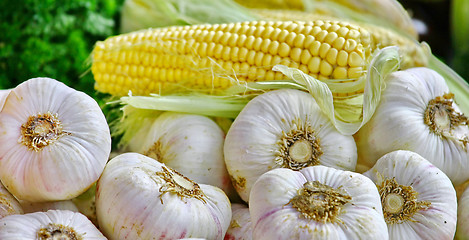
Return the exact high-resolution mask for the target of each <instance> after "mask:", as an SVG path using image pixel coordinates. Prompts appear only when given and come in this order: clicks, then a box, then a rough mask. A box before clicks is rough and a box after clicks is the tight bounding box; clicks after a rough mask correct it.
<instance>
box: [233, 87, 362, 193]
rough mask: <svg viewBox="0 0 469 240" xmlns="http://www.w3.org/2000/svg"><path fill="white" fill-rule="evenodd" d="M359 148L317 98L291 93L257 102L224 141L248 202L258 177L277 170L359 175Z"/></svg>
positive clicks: (271, 94)
mask: <svg viewBox="0 0 469 240" xmlns="http://www.w3.org/2000/svg"><path fill="white" fill-rule="evenodd" d="M356 151H357V149H356V145H355V141H354V139H353V137H352V136H347V135H342V134H341V133H339V132H338V131H337V129H336V128H335V127H334V125H332V123H331V122H330V120H329V118H327V116H326V115H324V114H323V112H322V111H321V109H320V108H319V106H318V105H317V103H316V101H315V100H314V98H313V97H312V96H311V95H309V94H308V93H306V92H303V91H300V90H292V89H282V90H275V91H271V92H267V93H264V94H261V95H259V96H257V97H255V98H254V99H252V100H251V101H250V102H249V103H248V104H247V105H246V106H245V107H244V109H243V110H242V111H241V112H240V114H239V115H238V117H237V118H236V119H235V120H234V122H233V124H232V125H231V128H230V129H229V130H228V133H227V135H226V139H225V146H224V152H225V162H226V166H227V169H228V172H229V173H230V175H231V177H232V183H233V185H234V187H235V189H236V190H237V191H238V193H239V195H240V197H241V198H242V199H243V200H244V201H246V202H247V201H249V192H250V190H251V187H252V185H253V184H254V182H255V181H256V180H257V178H258V177H259V176H260V175H262V174H263V173H265V172H267V171H269V170H271V169H274V168H280V167H285V168H290V169H293V170H300V169H302V168H305V167H308V166H313V165H318V164H320V165H324V166H328V167H334V168H337V169H342V170H350V171H351V170H355V165H356V161H357V152H356Z"/></svg>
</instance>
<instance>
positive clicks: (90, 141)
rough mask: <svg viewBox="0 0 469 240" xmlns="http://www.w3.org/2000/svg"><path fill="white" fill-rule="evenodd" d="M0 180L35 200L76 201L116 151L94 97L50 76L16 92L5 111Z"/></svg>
mask: <svg viewBox="0 0 469 240" xmlns="http://www.w3.org/2000/svg"><path fill="white" fill-rule="evenodd" d="M0 133H1V134H0V159H2V160H1V161H0V179H1V181H2V183H3V185H4V186H5V187H6V188H7V189H8V190H9V191H10V192H11V193H12V194H13V195H14V196H15V197H17V198H18V199H21V200H26V201H30V202H38V201H58V200H67V199H71V198H73V197H76V196H77V195H79V194H80V193H82V192H84V191H85V190H86V189H88V188H89V187H90V186H91V184H93V182H95V181H96V180H97V179H98V177H99V176H100V174H101V172H102V171H103V169H104V165H105V164H106V162H107V160H108V156H109V153H110V151H111V136H110V132H109V126H108V124H107V122H106V118H105V116H104V114H103V112H102V111H101V109H100V107H99V105H98V104H97V103H96V101H95V100H94V99H93V98H91V97H90V96H88V95H86V94H85V93H83V92H79V91H76V90H74V89H72V88H70V87H67V86H66V85H65V84H63V83H61V82H59V81H57V80H54V79H50V78H33V79H30V80H28V81H25V82H23V83H21V84H19V85H18V86H17V87H15V88H14V89H12V90H11V92H10V94H9V95H8V97H7V98H6V100H5V105H4V106H3V109H2V111H1V112H0Z"/></svg>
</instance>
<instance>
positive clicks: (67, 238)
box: [37, 223, 84, 240]
mask: <svg viewBox="0 0 469 240" xmlns="http://www.w3.org/2000/svg"><path fill="white" fill-rule="evenodd" d="M37 239H38V240H83V239H84V238H83V236H82V235H80V234H78V233H77V232H76V231H75V230H74V229H73V228H71V227H68V226H64V225H62V224H55V223H49V225H47V226H46V227H44V228H41V229H39V230H38V231H37Z"/></svg>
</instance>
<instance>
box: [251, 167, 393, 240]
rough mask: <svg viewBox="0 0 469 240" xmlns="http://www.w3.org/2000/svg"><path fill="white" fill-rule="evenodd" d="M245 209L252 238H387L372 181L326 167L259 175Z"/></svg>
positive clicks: (286, 170) (352, 173)
mask: <svg viewBox="0 0 469 240" xmlns="http://www.w3.org/2000/svg"><path fill="white" fill-rule="evenodd" d="M249 211H250V215H251V221H252V224H253V235H252V237H253V239H388V231H387V227H386V223H385V221H384V218H383V212H382V210H381V202H380V197H379V194H378V190H377V188H376V186H375V185H374V183H373V182H372V181H371V180H370V179H369V178H367V177H365V176H363V175H361V174H358V173H355V172H350V171H343V170H339V169H334V168H331V167H326V166H321V165H319V166H311V167H307V168H304V169H302V170H299V171H293V170H291V169H287V168H277V169H273V170H271V171H269V172H266V173H264V174H263V175H262V176H261V177H259V179H258V180H257V181H256V183H255V184H254V186H253V188H252V191H251V196H250V201H249Z"/></svg>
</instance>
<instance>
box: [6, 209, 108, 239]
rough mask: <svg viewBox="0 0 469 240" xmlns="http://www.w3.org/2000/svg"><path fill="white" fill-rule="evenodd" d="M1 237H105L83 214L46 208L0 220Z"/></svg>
mask: <svg viewBox="0 0 469 240" xmlns="http://www.w3.org/2000/svg"><path fill="white" fill-rule="evenodd" d="M0 239H2V240H19V239H21V240H49V239H82V240H87V239H89V240H91V239H93V240H98V239H102V240H105V239H106V237H104V236H103V234H102V233H101V232H100V231H99V230H98V229H97V228H96V226H95V225H93V224H92V223H91V222H90V220H88V218H86V217H85V216H84V215H83V214H81V213H77V212H72V211H68V210H49V211H47V212H35V213H28V214H24V215H11V216H7V217H4V218H2V219H0Z"/></svg>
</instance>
